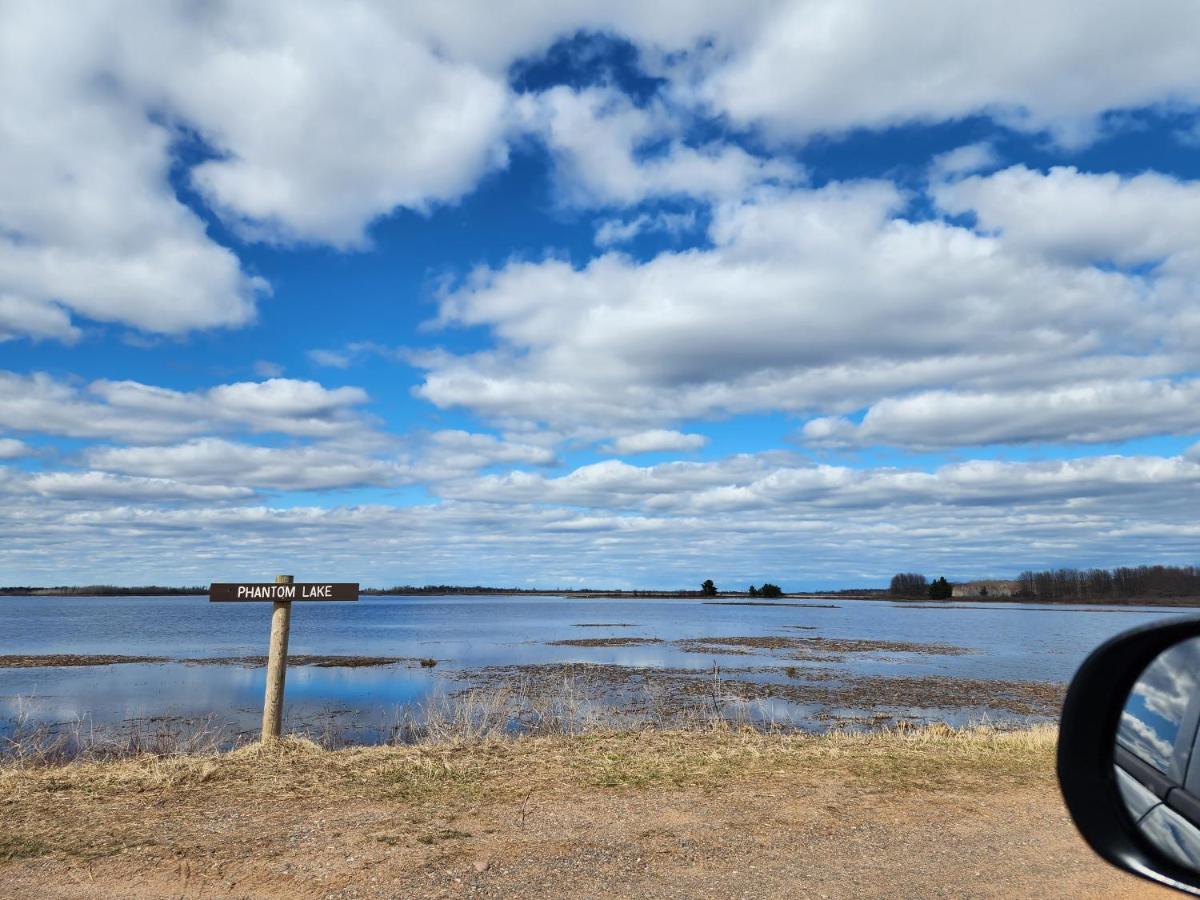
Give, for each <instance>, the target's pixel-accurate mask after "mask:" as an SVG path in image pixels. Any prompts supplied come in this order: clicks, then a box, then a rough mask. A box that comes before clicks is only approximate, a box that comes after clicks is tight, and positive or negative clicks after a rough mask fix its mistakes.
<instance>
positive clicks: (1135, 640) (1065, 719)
mask: <svg viewBox="0 0 1200 900" xmlns="http://www.w3.org/2000/svg"><path fill="white" fill-rule="evenodd" d="M1197 636H1200V617H1188V618H1184V619H1173V620H1172V621H1169V622H1165V623H1153V624H1151V625H1144V626H1141V627H1138V628H1134V629H1132V630H1130V631H1126V632H1124V633H1122V634H1119V635H1117V636H1116V637H1114V638H1112V639H1110V640H1108V641H1106V642H1105V643H1103V644H1101V645H1100V646H1099V647H1097V648H1096V649H1095V650H1094V651H1092V653H1091V654H1090V655H1089V656H1088V657H1087V659H1085V660H1084V662H1083V665H1082V666H1080V668H1079V671H1078V672H1077V673H1076V674H1075V677H1074V679H1072V681H1071V685H1070V687H1069V688H1068V689H1067V695H1066V699H1065V700H1064V702H1063V710H1062V718H1061V721H1060V725H1059V737H1058V757H1057V770H1058V782H1059V786H1060V788H1061V789H1062V795H1063V800H1064V801H1065V803H1066V806H1067V809H1068V811H1069V812H1070V814H1071V818H1072V819H1074V821H1075V825H1076V827H1077V828H1078V829H1079V832H1080V834H1081V835H1082V836H1083V838H1084V840H1085V841H1087V843H1088V844H1089V845H1090V846H1091V847H1092V849H1093V850H1095V851H1096V853H1098V854H1099V855H1100V856H1102V857H1103V858H1104V859H1106V860H1107V861H1108V862H1110V863H1112V864H1113V865H1115V866H1117V867H1118V868H1121V869H1125V870H1126V871H1128V872H1132V873H1133V874H1135V875H1139V876H1141V877H1143V878H1146V879H1149V880H1151V881H1154V882H1157V883H1159V884H1164V885H1167V886H1169V887H1173V888H1176V889H1178V890H1180V891H1184V892H1185V893H1189V894H1193V895H1195V896H1200V872H1197V871H1192V870H1190V869H1187V868H1184V867H1183V866H1180V865H1179V864H1178V863H1176V862H1174V861H1173V860H1171V859H1170V858H1168V857H1167V856H1166V855H1165V854H1163V853H1162V852H1161V851H1159V850H1158V849H1157V848H1155V847H1154V846H1153V845H1152V844H1151V843H1150V842H1149V841H1148V840H1147V839H1146V838H1145V836H1144V835H1143V834H1142V833H1141V832H1140V831H1139V829H1138V827H1137V825H1136V823H1135V822H1134V820H1133V817H1132V815H1131V814H1130V812H1129V810H1128V808H1127V806H1126V802H1125V800H1123V799H1122V796H1121V791H1120V786H1119V782H1118V778H1117V769H1116V752H1117V751H1116V742H1115V740H1114V737H1115V735H1116V734H1117V729H1118V726H1119V725H1120V722H1121V715H1122V713H1123V711H1124V708H1125V702H1126V699H1127V698H1128V697H1129V695H1130V692H1131V691H1132V690H1133V687H1134V685H1135V683H1136V682H1137V681H1138V679H1139V677H1140V676H1141V675H1142V673H1143V672H1144V671H1145V670H1146V668H1147V667H1148V666H1149V665H1150V663H1151V662H1153V661H1154V660H1155V659H1157V658H1158V657H1159V655H1160V654H1162V653H1163V652H1165V651H1166V650H1168V649H1170V648H1171V647H1174V646H1175V645H1177V644H1179V643H1180V642H1181V641H1185V640H1188V639H1190V638H1194V637H1197Z"/></svg>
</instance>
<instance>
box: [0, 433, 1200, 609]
mask: <svg viewBox="0 0 1200 900" xmlns="http://www.w3.org/2000/svg"><path fill="white" fill-rule="evenodd" d="M0 472H3V470H2V469H0ZM2 477H3V475H2V474H0V478H2ZM1198 482H1200V465H1197V463H1196V462H1195V461H1193V460H1182V459H1179V458H1171V457H1168V458H1157V457H1149V456H1147V457H1121V456H1108V457H1100V458H1095V459H1086V460H1075V461H1059V462H1042V463H996V462H974V463H964V464H956V465H950V466H943V467H940V468H938V469H935V470H933V471H924V470H920V469H904V468H868V469H856V468H851V467H845V466H816V465H812V464H810V463H806V462H805V461H804V460H803V459H801V458H799V457H797V456H792V455H788V454H756V455H744V456H735V457H729V458H726V459H722V460H715V461H712V462H707V463H664V464H658V465H655V466H645V467H639V466H631V465H629V464H627V463H621V462H616V461H609V462H606V463H600V464H597V465H593V466H585V467H581V468H579V469H576V470H574V471H572V472H570V473H568V474H567V475H563V476H546V475H538V474H536V473H514V474H510V475H506V476H485V477H482V478H476V479H467V480H453V481H449V482H446V483H445V488H446V490H445V491H444V492H443V495H442V499H441V500H440V501H438V502H435V503H429V504H423V505H420V506H416V507H403V506H401V507H397V506H391V505H379V504H363V505H355V506H332V507H316V506H307V507H306V506H293V505H289V506H288V507H287V508H283V507H273V506H268V505H261V504H244V503H230V502H226V503H220V502H215V501H206V502H203V503H200V504H196V503H190V504H189V505H188V508H186V509H177V508H172V506H171V505H170V504H165V503H162V502H151V501H146V500H137V499H133V498H130V499H128V500H120V501H115V502H114V501H112V500H96V499H87V498H86V497H73V498H69V499H68V498H65V497H59V496H55V495H54V494H52V493H45V494H37V495H32V496H31V495H29V494H27V493H23V492H14V491H13V489H12V487H11V486H9V487H8V488H4V489H5V490H6V491H7V492H8V493H7V497H6V502H5V503H4V504H0V530H2V531H3V533H4V534H5V535H6V540H5V541H3V542H0V566H3V567H4V569H5V570H6V571H10V572H22V573H27V574H28V577H29V580H31V581H33V582H35V583H36V582H38V581H53V580H56V579H57V580H63V579H66V580H76V581H80V580H82V581H86V580H88V578H89V576H91V577H94V575H95V573H96V572H97V571H102V572H104V573H106V575H107V576H108V577H111V578H112V579H114V580H125V581H127V582H134V581H137V580H145V579H146V578H147V577H150V576H151V575H153V573H160V575H158V576H154V577H161V578H163V579H165V580H171V581H184V582H187V581H192V582H201V581H206V580H213V579H214V578H216V577H217V574H218V573H220V574H222V575H224V574H228V575H229V576H231V577H243V576H245V577H250V576H251V575H252V573H254V572H256V571H257V572H261V571H262V570H264V567H265V568H266V569H267V570H269V571H274V568H272V567H277V566H279V565H281V564H282V563H283V562H286V561H287V560H289V559H290V560H292V561H293V564H292V567H293V568H295V569H296V570H297V572H303V571H305V567H306V566H309V567H311V565H312V560H313V559H316V558H320V559H322V560H323V562H322V565H323V566H324V567H325V568H324V569H323V574H321V575H320V577H333V575H331V574H330V571H331V569H330V567H332V570H334V571H336V572H342V573H344V574H345V577H347V578H355V579H359V580H361V581H364V582H367V583H412V582H416V583H424V582H432V583H436V582H439V581H442V580H444V579H445V577H446V575H447V573H455V572H470V573H472V575H473V576H474V577H476V578H478V579H479V580H484V581H488V582H492V583H499V584H514V583H529V581H528V580H529V579H532V583H535V584H543V585H554V584H556V583H566V582H562V581H559V580H557V579H558V577H559V576H560V575H561V574H564V573H568V572H569V573H570V574H572V575H573V577H576V578H582V579H584V582H585V583H589V584H595V585H629V586H633V585H640V586H646V585H659V586H673V587H678V586H681V585H690V584H693V583H695V577H696V575H695V573H696V572H698V571H700V572H704V573H706V574H708V575H711V576H712V577H714V578H717V579H718V583H720V580H721V579H723V578H735V577H736V578H743V577H744V578H746V579H751V577H752V576H757V577H762V576H761V573H762V572H771V573H772V575H773V577H775V578H776V579H777V580H778V581H779V582H780V583H783V584H785V585H789V584H794V585H797V586H803V585H806V584H811V583H813V582H815V581H819V580H820V581H823V580H826V579H828V578H830V577H842V578H863V579H864V580H866V579H872V580H874V581H886V579H887V577H889V576H890V575H891V574H892V573H893V572H895V571H903V570H907V569H909V568H916V569H917V570H924V571H937V572H945V573H946V574H947V575H948V576H949V577H951V578H954V577H968V576H971V575H975V574H978V572H980V571H987V572H996V573H1000V574H1011V573H1012V571H1013V569H1014V567H1025V566H1031V567H1033V568H1041V567H1044V566H1046V565H1054V564H1056V563H1068V564H1074V565H1083V566H1087V565H1111V564H1112V563H1113V561H1114V560H1131V561H1137V560H1139V559H1155V560H1160V561H1164V562H1172V561H1175V562H1187V561H1190V560H1191V559H1193V558H1194V551H1195V542H1196V540H1197V539H1198V538H1200V526H1197V525H1196V523H1195V515H1194V509H1195V503H1194V497H1195V491H1196V487H1197V484H1198ZM714 516H719V517H720V521H721V527H720V528H719V529H715V530H714V528H713V521H714V518H713V517H714ZM55 547H67V548H70V549H69V554H68V553H56V552H55V551H54V549H53V548H55ZM330 548H336V551H331V550H330ZM164 559H169V560H171V564H170V565H171V568H170V570H169V571H166V570H164V569H163V560H164ZM139 576H140V577H139ZM255 577H257V576H255ZM572 583H575V582H572Z"/></svg>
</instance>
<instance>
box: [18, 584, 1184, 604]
mask: <svg viewBox="0 0 1200 900" xmlns="http://www.w3.org/2000/svg"><path fill="white" fill-rule="evenodd" d="M207 596H208V590H207V589H203V590H201V589H196V590H191V589H183V588H181V589H174V588H156V589H145V590H142V589H128V590H126V589H118V590H115V591H108V592H97V593H89V592H87V591H85V590H83V589H76V588H37V589H33V590H24V589H22V590H19V591H18V590H16V589H12V588H0V603H2V602H3V601H4V600H5V599H7V598H25V597H47V598H61V597H78V598H80V599H87V600H105V599H109V598H113V597H146V598H151V597H153V598H164V599H172V598H175V597H207ZM359 596H362V597H396V598H398V599H419V598H422V597H557V598H561V599H563V600H652V601H659V600H692V601H697V602H700V603H704V604H707V605H712V606H767V607H771V606H777V607H789V606H790V607H796V608H813V607H817V606H821V605H822V604H816V603H809V602H801V603H795V602H789V601H797V600H799V601H810V600H834V601H838V600H869V601H873V602H877V603H878V602H886V603H891V604H894V605H895V606H904V607H911V608H913V609H933V608H940V609H955V608H971V607H981V606H988V607H992V606H995V607H1002V606H1004V605H1017V606H1019V605H1022V604H1024V605H1030V606H1062V607H1088V606H1102V607H1106V608H1117V609H1119V608H1123V607H1165V608H1173V609H1197V608H1200V596H1196V597H1130V598H1113V597H1106V598H1101V599H1086V600H1081V599H1068V598H1061V599H1054V600H1038V599H1033V598H1029V597H952V598H947V599H944V600H932V599H930V598H928V597H894V596H891V595H890V594H888V593H887V592H886V591H878V592H874V591H844V592H839V591H826V592H807V591H805V592H793V593H786V594H783V595H782V596H781V597H778V598H775V599H773V600H763V599H762V598H761V597H757V596H753V595H751V594H749V593H747V592H737V591H720V592H718V593H717V594H716V595H706V594H702V593H700V592H699V591H572V590H562V591H556V590H518V589H513V590H509V589H500V588H497V589H491V588H488V589H482V590H481V589H465V590H450V589H446V590H442V589H437V590H415V591H393V590H390V589H376V588H366V589H363V590H360V591H359Z"/></svg>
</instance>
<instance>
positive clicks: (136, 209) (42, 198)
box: [0, 3, 266, 340]
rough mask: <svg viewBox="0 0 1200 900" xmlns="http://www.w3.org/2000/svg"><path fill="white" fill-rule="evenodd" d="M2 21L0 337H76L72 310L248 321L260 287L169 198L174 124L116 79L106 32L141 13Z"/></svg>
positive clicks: (12, 12)
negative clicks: (149, 110) (155, 116)
mask: <svg viewBox="0 0 1200 900" xmlns="http://www.w3.org/2000/svg"><path fill="white" fill-rule="evenodd" d="M4 18H5V27H4V35H5V36H4V38H3V39H2V40H3V43H2V46H0V81H2V82H3V83H4V86H5V102H4V111H3V113H2V114H0V298H2V299H0V334H5V335H10V336H11V335H13V334H29V335H32V336H34V337H53V338H58V339H62V340H73V339H74V338H76V337H77V336H78V330H77V329H76V328H75V327H74V326H72V325H71V324H70V321H69V318H68V311H69V312H70V313H72V314H75V315H82V316H87V317H90V318H93V319H97V320H100V321H103V322H118V323H122V324H125V325H129V326H132V327H134V328H139V329H143V330H147V331H158V332H165V333H178V332H183V331H187V330H189V329H193V328H209V327H214V326H223V325H224V326H233V325H241V324H244V323H246V322H248V321H249V320H250V319H251V318H252V317H253V315H254V301H255V297H256V296H257V295H258V294H259V293H261V292H262V291H263V290H265V287H266V285H265V283H264V282H263V281H261V280H260V279H257V278H254V277H252V276H250V275H247V274H246V273H245V272H243V271H242V268H241V266H240V265H239V263H238V260H237V258H236V257H235V256H234V255H233V253H231V252H230V251H229V250H227V249H225V248H223V247H220V246H218V245H217V244H215V243H213V242H212V241H211V240H210V239H209V238H208V236H207V235H206V234H205V229H204V225H203V223H202V222H201V221H200V219H198V218H197V217H196V216H195V215H194V214H193V213H192V212H191V211H189V210H188V209H187V208H186V207H185V206H184V205H183V204H182V203H180V202H179V201H178V200H177V199H176V198H175V196H174V193H173V192H172V190H171V187H170V184H169V182H168V170H169V167H170V143H171V133H170V132H169V130H168V128H167V127H165V126H164V125H162V124H159V123H156V122H155V121H153V120H152V119H151V118H149V117H148V116H147V115H146V110H144V109H142V108H141V107H140V106H139V105H137V104H131V103H130V100H129V97H128V96H127V95H126V93H125V90H124V86H123V85H121V84H120V83H117V82H115V81H114V79H113V77H112V74H111V73H112V63H113V62H114V59H115V58H119V55H118V57H114V56H113V55H112V53H111V51H112V49H113V44H112V42H111V37H112V28H113V26H114V25H116V24H117V23H119V22H122V21H125V22H128V21H129V20H130V19H134V18H138V16H127V15H121V14H119V13H116V12H115V11H114V10H112V9H107V10H106V9H105V8H103V7H101V6H97V5H94V4H93V5H88V4H77V5H75V6H73V7H72V10H71V15H70V16H65V17H64V16H63V15H62V10H59V9H54V8H52V7H49V6H46V5H45V4H37V3H15V4H8V5H7V6H6V7H5V12H4Z"/></svg>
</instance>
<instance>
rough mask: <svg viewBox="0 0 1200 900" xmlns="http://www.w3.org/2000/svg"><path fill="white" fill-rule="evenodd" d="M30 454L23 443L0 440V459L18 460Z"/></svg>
mask: <svg viewBox="0 0 1200 900" xmlns="http://www.w3.org/2000/svg"><path fill="white" fill-rule="evenodd" d="M32 454H33V450H32V449H31V448H30V446H29V445H28V444H26V443H24V442H23V441H18V440H17V439H16V438H0V459H20V458H21V457H23V456H31V455H32Z"/></svg>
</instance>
